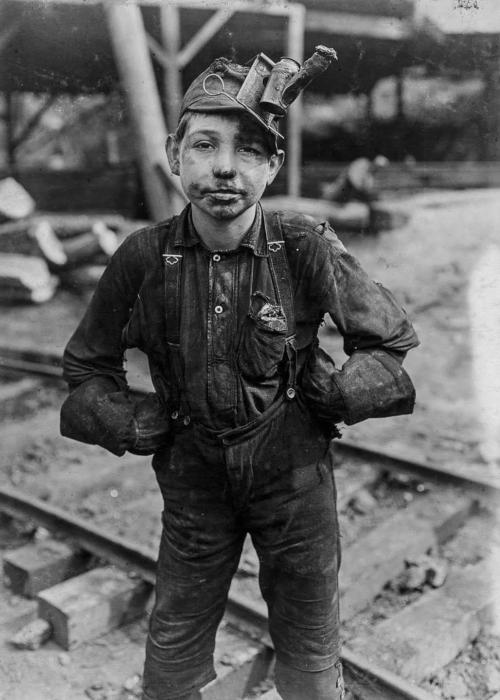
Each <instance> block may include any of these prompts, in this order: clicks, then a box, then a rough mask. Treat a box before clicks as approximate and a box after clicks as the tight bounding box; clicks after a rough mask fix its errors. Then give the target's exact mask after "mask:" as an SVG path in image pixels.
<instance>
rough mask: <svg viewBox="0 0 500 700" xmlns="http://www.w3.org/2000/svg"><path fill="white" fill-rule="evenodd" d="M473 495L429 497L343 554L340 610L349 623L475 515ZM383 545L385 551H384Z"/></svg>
mask: <svg viewBox="0 0 500 700" xmlns="http://www.w3.org/2000/svg"><path fill="white" fill-rule="evenodd" d="M473 507H474V501H473V500H472V499H471V498H469V497H467V496H461V497H458V496H457V497H453V498H449V499H448V500H447V501H446V502H444V500H443V498H442V497H438V496H434V495H433V494H431V495H430V496H427V497H423V498H422V499H418V500H416V501H414V502H413V503H411V504H410V505H409V506H408V507H406V508H404V509H403V510H401V511H398V512H397V513H396V514H395V515H393V516H392V517H391V518H389V519H388V520H386V521H384V522H383V523H382V524H381V525H379V526H378V527H376V528H374V529H372V530H371V531H370V532H369V533H368V534H367V535H365V536H364V537H362V538H361V539H360V540H358V541H357V542H355V543H354V544H353V545H351V546H350V547H348V548H347V549H346V551H345V552H344V553H343V555H342V566H341V568H340V575H339V590H340V611H341V615H342V618H343V619H344V620H348V619H350V618H351V617H353V615H355V614H356V613H357V612H359V611H360V610H362V609H363V608H364V607H366V605H368V604H369V603H370V601H371V600H372V599H373V598H374V597H375V595H377V593H379V591H380V590H381V589H382V588H383V586H384V585H385V584H386V583H387V582H388V581H390V580H391V579H392V578H393V577H394V576H396V575H397V574H398V573H399V572H400V571H401V570H402V569H403V568H404V562H405V560H406V559H411V558H413V557H417V556H418V555H420V554H424V553H425V552H426V551H427V550H428V549H429V548H431V547H434V546H436V544H438V543H439V542H442V541H444V540H445V539H446V538H447V537H448V536H449V534H450V525H451V524H453V527H454V528H455V529H456V528H458V527H459V525H460V524H461V523H463V522H464V521H465V520H466V518H467V517H468V516H469V514H470V513H471V510H472V509H473ZM381 543H384V544H383V550H381Z"/></svg>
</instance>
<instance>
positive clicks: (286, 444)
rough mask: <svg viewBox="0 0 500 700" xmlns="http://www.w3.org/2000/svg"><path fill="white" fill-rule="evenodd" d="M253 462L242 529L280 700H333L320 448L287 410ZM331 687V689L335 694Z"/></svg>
mask: <svg viewBox="0 0 500 700" xmlns="http://www.w3.org/2000/svg"><path fill="white" fill-rule="evenodd" d="M276 428H277V430H276V431H271V433H270V434H269V435H268V438H266V443H267V447H266V445H263V446H262V450H260V449H259V453H260V454H259V459H258V460H255V461H254V465H253V467H254V468H253V473H254V491H253V498H252V505H251V516H250V517H251V520H250V522H249V524H248V527H249V530H250V532H251V534H252V538H253V541H254V544H255V547H256V549H257V552H258V554H259V559H260V585H261V590H262V594H263V597H264V599H265V600H266V602H267V604H268V608H269V627H270V633H271V637H272V639H273V642H274V645H275V649H276V655H277V660H278V662H277V667H276V681H277V687H278V690H279V692H280V693H281V695H282V697H283V699H284V700H334V699H335V700H340V698H341V697H342V683H341V680H340V679H339V669H340V664H339V657H340V643H339V614H338V584H337V573H338V567H339V563H340V548H339V531H338V522H337V512H336V492H335V484H334V479H333V471H332V464H331V456H330V454H329V453H328V452H327V451H326V448H327V442H326V441H325V440H324V439H323V438H322V435H321V431H320V429H319V428H318V426H317V425H316V424H315V422H314V421H313V420H312V419H311V416H310V414H308V412H307V410H306V409H305V408H303V407H301V406H300V405H298V404H296V405H291V406H290V408H289V409H288V411H287V417H286V419H285V421H284V422H283V424H282V425H277V426H276ZM337 686H338V687H337Z"/></svg>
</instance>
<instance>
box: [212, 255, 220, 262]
mask: <svg viewBox="0 0 500 700" xmlns="http://www.w3.org/2000/svg"><path fill="white" fill-rule="evenodd" d="M212 260H213V261H214V262H220V255H219V253H215V255H214V256H213V258H212Z"/></svg>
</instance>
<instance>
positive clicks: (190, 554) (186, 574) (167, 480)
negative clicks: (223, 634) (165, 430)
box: [143, 431, 244, 700]
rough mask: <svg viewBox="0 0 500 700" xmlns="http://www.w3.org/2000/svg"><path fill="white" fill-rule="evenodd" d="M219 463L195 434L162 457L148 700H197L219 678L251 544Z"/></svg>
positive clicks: (146, 686) (145, 685)
mask: <svg viewBox="0 0 500 700" xmlns="http://www.w3.org/2000/svg"><path fill="white" fill-rule="evenodd" d="M202 453H203V457H202ZM219 457H220V452H219V450H217V449H216V448H215V447H213V446H209V445H199V444H198V443H197V442H196V440H194V439H193V435H192V433H191V431H189V437H188V436H187V434H186V437H181V438H179V440H178V441H176V445H174V447H173V448H172V453H171V455H167V454H165V455H164V456H163V458H162V456H161V455H157V456H156V457H155V463H154V466H155V470H156V474H157V478H158V482H159V484H160V488H161V491H162V495H163V499H164V506H165V510H164V513H163V532H162V538H161V543H160V553H159V559H158V567H157V582H156V601H155V606H154V608H153V612H152V614H151V619H150V629H149V635H148V640H147V644H146V661H145V666H144V679H143V692H144V700H174V699H175V700H181V699H185V700H194V698H197V697H200V696H199V694H197V693H198V691H199V689H200V688H201V687H202V686H204V685H206V684H207V683H208V682H209V681H211V680H212V679H213V678H215V673H214V669H213V650H214V646H215V634H216V630H217V627H218V625H219V622H220V620H221V617H222V615H223V612H224V608H225V603H226V600H227V594H228V590H229V585H230V582H231V578H232V576H233V575H234V572H235V570H236V568H237V565H238V560H239V556H240V553H241V548H242V543H243V539H244V533H241V532H240V531H239V529H238V526H237V523H236V522H235V518H234V515H233V508H232V504H231V500H230V498H229V494H228V489H227V484H226V480H225V474H224V467H223V465H222V464H221V462H220V461H219V462H218V461H217V460H218V458H219Z"/></svg>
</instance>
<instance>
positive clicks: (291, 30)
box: [286, 5, 305, 197]
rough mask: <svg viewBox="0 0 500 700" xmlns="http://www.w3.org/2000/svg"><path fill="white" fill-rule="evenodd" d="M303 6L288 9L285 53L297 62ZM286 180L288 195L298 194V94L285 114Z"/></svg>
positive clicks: (301, 52) (301, 41) (300, 59)
mask: <svg viewBox="0 0 500 700" xmlns="http://www.w3.org/2000/svg"><path fill="white" fill-rule="evenodd" d="M304 26H305V7H304V6H303V5H296V6H294V7H293V10H292V9H291V10H290V14H289V17H288V27H287V41H286V55H287V56H289V57H290V58H294V59H295V60H296V61H298V62H299V63H302V62H303V60H304ZM287 163H288V166H287V181H288V187H287V190H288V195H289V196H290V197H299V196H300V180H301V167H302V98H301V96H299V97H298V98H297V99H296V100H295V102H294V103H293V104H292V105H291V107H290V109H289V110H288V116H287Z"/></svg>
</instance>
